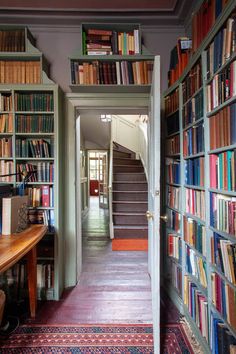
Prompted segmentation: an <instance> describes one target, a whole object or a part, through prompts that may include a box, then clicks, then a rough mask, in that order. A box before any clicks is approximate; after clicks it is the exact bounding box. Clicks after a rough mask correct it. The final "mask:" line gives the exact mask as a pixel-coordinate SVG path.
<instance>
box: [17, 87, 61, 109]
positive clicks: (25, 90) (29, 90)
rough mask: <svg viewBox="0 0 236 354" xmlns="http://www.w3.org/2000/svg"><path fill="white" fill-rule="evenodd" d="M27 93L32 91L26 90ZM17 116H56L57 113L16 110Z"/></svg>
mask: <svg viewBox="0 0 236 354" xmlns="http://www.w3.org/2000/svg"><path fill="white" fill-rule="evenodd" d="M25 91H30V89H28V90H26V89H25ZM15 114H20V115H23V114H27V115H29V114H30V115H32V114H37V115H43V114H45V115H46V114H51V115H53V114H55V112H54V111H18V110H16V111H15Z"/></svg>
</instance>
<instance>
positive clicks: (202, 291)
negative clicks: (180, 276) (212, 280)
mask: <svg viewBox="0 0 236 354" xmlns="http://www.w3.org/2000/svg"><path fill="white" fill-rule="evenodd" d="M186 275H187V276H188V277H189V278H190V279H191V281H192V282H193V283H194V284H195V285H196V286H197V288H198V289H199V290H200V291H201V293H202V294H203V295H204V296H205V297H206V299H207V287H206V288H204V286H203V285H202V284H201V283H200V280H199V279H197V278H196V277H195V276H194V275H193V274H191V273H189V272H188V271H187V270H186Z"/></svg>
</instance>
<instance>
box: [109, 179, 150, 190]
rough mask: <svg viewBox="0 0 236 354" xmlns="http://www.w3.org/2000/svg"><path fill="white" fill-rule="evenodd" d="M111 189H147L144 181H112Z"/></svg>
mask: <svg viewBox="0 0 236 354" xmlns="http://www.w3.org/2000/svg"><path fill="white" fill-rule="evenodd" d="M113 189H115V190H117V191H132V190H135V191H147V182H145V181H116V182H113Z"/></svg>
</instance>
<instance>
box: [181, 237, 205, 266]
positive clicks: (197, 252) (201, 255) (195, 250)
mask: <svg viewBox="0 0 236 354" xmlns="http://www.w3.org/2000/svg"><path fill="white" fill-rule="evenodd" d="M184 242H185V244H186V245H187V246H188V247H189V248H191V249H192V250H193V251H194V252H196V254H197V255H198V256H199V257H201V258H203V259H204V261H206V260H207V259H206V256H204V255H203V254H202V253H201V252H200V251H198V250H197V249H196V248H195V247H194V246H192V245H190V244H189V243H188V242H187V241H185V240H184Z"/></svg>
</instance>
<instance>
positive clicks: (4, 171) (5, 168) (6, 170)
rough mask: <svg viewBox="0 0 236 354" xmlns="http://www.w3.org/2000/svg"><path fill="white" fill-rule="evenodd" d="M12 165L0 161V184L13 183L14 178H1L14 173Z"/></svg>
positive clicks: (11, 162) (8, 162) (10, 162)
mask: <svg viewBox="0 0 236 354" xmlns="http://www.w3.org/2000/svg"><path fill="white" fill-rule="evenodd" d="M14 172H15V170H14V163H13V161H4V160H1V161H0V182H10V183H11V182H13V180H14V176H5V177H1V176H3V175H9V174H11V173H14Z"/></svg>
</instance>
